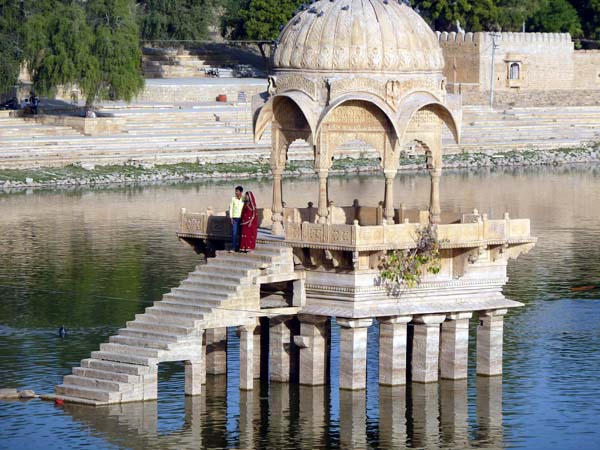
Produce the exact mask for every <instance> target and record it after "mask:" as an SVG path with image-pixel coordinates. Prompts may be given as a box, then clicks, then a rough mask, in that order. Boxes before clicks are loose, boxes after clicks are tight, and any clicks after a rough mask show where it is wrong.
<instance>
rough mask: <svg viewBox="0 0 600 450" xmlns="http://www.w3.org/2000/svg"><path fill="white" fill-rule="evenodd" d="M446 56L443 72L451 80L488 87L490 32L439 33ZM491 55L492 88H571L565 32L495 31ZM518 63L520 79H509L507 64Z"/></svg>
mask: <svg viewBox="0 0 600 450" xmlns="http://www.w3.org/2000/svg"><path fill="white" fill-rule="evenodd" d="M438 39H439V42H440V45H441V46H442V49H443V51H444V56H445V58H446V69H445V74H446V76H447V77H448V82H449V83H450V84H453V82H454V70H453V65H454V60H456V62H457V66H458V67H457V70H456V75H457V77H456V78H457V81H458V82H459V83H462V84H472V83H478V84H479V89H480V90H489V86H490V77H491V66H492V45H493V38H492V34H491V33H482V32H478V33H474V34H472V33H466V34H463V33H461V34H456V33H450V34H448V33H439V34H438ZM496 44H497V45H498V47H497V48H496V52H495V57H494V90H495V91H510V90H519V89H520V90H536V91H539V90H562V89H572V88H573V86H574V80H575V63H574V58H573V54H574V46H573V42H572V41H571V36H570V35H569V34H568V33H498V37H497V39H496ZM512 63H516V64H518V66H519V79H517V80H509V67H510V65H511V64H512Z"/></svg>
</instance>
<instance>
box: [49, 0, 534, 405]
mask: <svg viewBox="0 0 600 450" xmlns="http://www.w3.org/2000/svg"><path fill="white" fill-rule="evenodd" d="M273 62H274V67H275V74H274V76H273V77H271V78H270V81H269V90H268V92H265V93H264V95H261V96H258V97H257V98H255V99H254V100H255V101H254V107H255V108H254V115H253V117H254V130H255V136H256V138H257V139H258V138H260V137H261V136H262V134H263V132H264V130H265V129H266V127H267V126H269V125H271V128H272V155H271V168H272V172H273V205H272V207H271V208H266V209H263V210H261V211H260V218H261V222H262V225H263V226H269V227H270V228H271V230H272V233H270V234H269V235H267V236H261V237H260V239H259V244H260V245H259V248H258V249H257V250H256V252H254V253H253V254H247V255H246V254H228V253H217V254H216V257H214V258H209V260H208V263H207V264H206V265H204V266H202V267H199V268H197V269H196V270H195V271H194V272H192V273H191V274H190V275H189V277H188V278H187V279H186V280H184V281H183V282H182V283H181V285H180V286H179V287H177V288H175V289H173V291H172V292H170V293H168V294H166V295H165V296H164V297H163V300H161V301H159V302H156V304H155V305H154V306H152V307H150V308H148V309H147V310H146V312H145V313H144V314H140V315H138V316H136V319H135V320H134V321H131V322H128V323H127V327H126V328H124V329H122V330H120V331H119V334H118V335H117V336H113V337H111V338H110V342H109V343H107V344H102V345H101V347H100V351H99V352H94V353H92V358H90V359H88V360H84V361H82V367H81V368H75V369H74V371H73V372H74V374H73V375H69V376H67V377H65V383H64V384H63V385H61V386H58V387H57V392H58V394H59V395H62V396H63V397H65V398H66V399H67V400H69V401H82V400H85V401H88V402H91V403H93V404H96V405H97V404H104V403H119V402H126V401H136V400H153V399H155V398H156V396H157V391H156V386H157V384H156V383H157V382H156V370H157V365H158V364H159V363H161V362H166V361H181V360H183V361H186V386H185V391H186V393H187V394H188V395H198V394H200V393H201V392H202V389H203V388H202V385H203V384H204V380H205V373H206V372H208V373H213V374H216V373H224V370H225V369H224V368H225V364H224V361H225V360H224V358H225V356H226V354H225V351H224V345H223V342H224V339H225V332H224V328H225V327H234V326H235V327H238V331H239V334H240V387H241V388H242V389H244V390H251V389H253V380H254V379H255V378H258V377H266V376H267V375H268V376H269V378H270V380H271V381H277V382H289V381H295V380H298V381H299V382H300V384H303V385H311V386H317V385H323V384H326V383H327V382H328V377H327V375H328V367H329V356H330V352H329V349H330V345H329V330H330V319H331V318H332V317H335V318H336V321H337V323H338V324H339V325H340V326H341V332H340V333H341V336H340V347H341V349H340V350H341V351H340V354H341V360H340V371H339V373H340V380H339V383H340V388H341V389H343V390H361V389H364V388H365V387H366V342H367V328H368V327H369V326H370V325H371V324H372V323H373V320H377V321H378V322H379V330H380V336H379V347H380V348H379V381H380V383H381V384H382V385H389V386H398V385H404V384H405V383H406V381H407V377H406V374H407V369H408V370H409V371H410V373H411V379H412V381H413V382H418V383H430V382H436V381H438V379H439V378H442V379H452V380H460V379H465V378H466V377H467V354H468V351H467V350H468V341H469V339H468V332H469V327H468V324H469V320H470V319H471V317H472V316H473V313H476V314H477V315H478V318H479V326H478V329H477V373H478V374H480V375H486V376H492V375H500V374H501V373H502V331H503V316H504V314H506V312H507V309H508V308H512V307H516V306H519V305H520V303H518V302H515V301H512V300H508V299H506V298H505V297H504V296H503V295H502V292H501V291H502V287H503V285H504V284H505V283H506V281H507V278H506V267H507V264H508V260H509V258H516V257H517V256H518V255H519V254H520V253H522V252H523V251H527V250H529V249H530V248H531V247H532V246H533V244H534V242H535V239H534V238H532V237H531V236H530V224H529V220H528V219H517V220H515V219H511V218H510V217H509V215H508V214H505V215H504V216H503V217H502V218H500V219H492V218H489V217H487V215H485V214H479V213H478V212H477V211H473V212H472V213H468V214H459V213H452V212H442V211H441V209H440V177H441V173H442V147H441V127H442V126H443V125H446V126H447V127H448V128H449V129H450V130H451V132H452V133H453V134H454V137H455V139H456V140H457V141H458V139H459V136H460V117H461V115H460V99H457V98H454V97H452V96H450V95H448V94H447V93H446V89H445V81H446V80H445V79H444V77H443V75H442V68H443V58H442V53H441V49H440V47H439V44H438V40H437V38H436V36H435V35H434V33H433V32H432V31H431V30H430V29H429V27H428V26H427V25H426V24H425V22H424V21H423V20H422V19H421V18H420V17H419V16H418V14H416V13H415V12H414V11H413V10H412V9H411V8H409V7H407V6H405V5H403V4H400V3H398V2H395V1H390V2H384V1H383V0H337V1H325V0H321V1H317V2H314V3H312V4H311V6H310V7H308V8H307V9H305V10H303V11H302V12H300V13H299V14H298V15H297V16H296V17H294V18H293V19H292V20H291V22H290V23H289V24H288V25H287V26H286V28H285V29H284V30H283V32H282V34H281V36H280V39H279V45H278V47H277V48H276V50H275V53H274V61H273ZM296 139H304V140H306V141H307V142H308V143H309V144H310V145H312V146H313V148H314V168H315V172H316V173H317V175H318V177H319V187H320V189H319V198H318V199H317V200H318V201H317V207H316V208H314V207H313V206H312V204H309V205H308V207H306V208H304V207H301V205H292V206H290V207H285V208H284V205H283V199H282V190H281V180H282V174H283V171H284V168H285V165H286V162H287V151H288V148H289V145H290V144H291V143H292V142H293V141H294V140H296ZM348 140H362V141H365V142H367V143H369V144H371V145H372V146H373V147H375V149H376V150H377V152H378V153H379V157H380V161H381V166H382V169H383V173H384V175H385V190H384V191H383V197H382V200H383V202H382V205H361V204H360V202H359V201H356V202H355V203H354V204H353V205H351V206H337V205H335V204H334V203H333V202H331V201H330V195H329V194H330V193H329V192H328V173H329V169H330V168H331V165H332V160H333V159H334V158H335V156H336V152H337V151H338V148H339V146H340V145H342V144H344V143H346V142H347V141H348ZM411 143H416V148H417V149H418V151H420V152H422V153H423V154H424V155H425V160H426V164H427V168H428V170H429V173H430V175H431V187H430V204H429V208H428V210H426V211H412V210H406V209H404V208H403V207H402V206H399V205H396V204H395V200H394V192H393V186H394V183H393V182H394V178H395V176H396V173H397V170H398V165H399V158H400V153H401V151H402V149H403V148H404V147H405V146H407V145H409V144H411ZM289 203H290V204H291V203H292V202H289ZM426 225H433V226H434V229H435V230H436V233H437V236H438V238H439V239H440V240H441V253H440V258H441V270H440V271H439V273H437V274H435V275H434V274H429V273H427V274H424V276H423V281H422V283H421V284H420V285H418V286H417V287H415V288H405V289H402V292H401V295H400V296H395V295H390V294H389V292H388V291H387V290H386V289H385V288H384V287H383V286H381V285H380V283H379V282H378V275H379V264H380V260H381V258H382V257H383V256H385V255H386V254H387V253H388V252H389V251H392V250H403V249H410V248H415V246H416V238H415V236H416V235H417V232H418V230H419V229H420V228H422V227H424V226H426ZM229 227H230V220H229V218H228V217H226V216H225V214H224V213H221V214H218V213H217V214H215V213H213V212H212V211H207V212H206V213H187V212H186V211H185V210H183V211H182V215H181V221H180V229H179V233H178V235H179V237H180V238H182V239H184V240H186V241H187V242H189V243H190V244H192V245H194V247H195V248H196V249H202V248H209V249H210V248H218V247H219V246H221V247H222V245H223V242H222V241H226V240H228V239H229V237H228V236H229V235H230V233H229ZM209 253H210V252H209ZM409 326H410V331H411V333H408V331H409V329H408V327H409ZM409 336H411V339H410V340H409V339H408V337H409ZM407 355H410V361H408V356H407ZM424 389H425V388H424ZM427 389H430V388H427Z"/></svg>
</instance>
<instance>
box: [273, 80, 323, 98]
mask: <svg viewBox="0 0 600 450" xmlns="http://www.w3.org/2000/svg"><path fill="white" fill-rule="evenodd" d="M286 91H301V92H304V93H305V94H306V95H308V96H309V97H310V98H312V99H313V100H317V83H315V82H314V81H313V80H311V79H310V78H306V77H303V76H301V75H286V76H282V77H279V78H277V93H278V94H281V93H283V92H286Z"/></svg>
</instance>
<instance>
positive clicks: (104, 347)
mask: <svg viewBox="0 0 600 450" xmlns="http://www.w3.org/2000/svg"><path fill="white" fill-rule="evenodd" d="M100 351H102V352H109V353H123V354H125V355H132V356H141V357H145V358H158V357H159V356H160V354H161V353H163V352H162V351H161V350H158V349H155V348H146V347H135V346H132V345H123V344H113V343H106V344H100Z"/></svg>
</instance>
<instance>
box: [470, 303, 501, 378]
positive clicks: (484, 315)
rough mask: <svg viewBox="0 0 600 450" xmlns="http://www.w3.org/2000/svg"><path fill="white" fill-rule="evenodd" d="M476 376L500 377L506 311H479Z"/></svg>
mask: <svg viewBox="0 0 600 450" xmlns="http://www.w3.org/2000/svg"><path fill="white" fill-rule="evenodd" d="M478 314H479V325H478V326H477V375H485V376H488V377H489V376H494V375H502V339H503V331H504V330H503V327H504V318H503V316H504V314H506V309H496V310H490V311H479V313H478Z"/></svg>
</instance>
